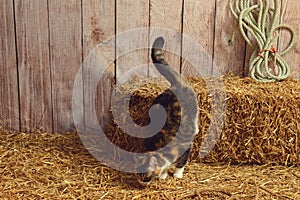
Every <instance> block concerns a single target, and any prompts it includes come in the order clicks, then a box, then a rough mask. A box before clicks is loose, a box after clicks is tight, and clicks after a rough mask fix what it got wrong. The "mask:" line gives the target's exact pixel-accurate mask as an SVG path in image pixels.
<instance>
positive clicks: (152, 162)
mask: <svg viewBox="0 0 300 200" xmlns="http://www.w3.org/2000/svg"><path fill="white" fill-rule="evenodd" d="M149 165H150V166H149V168H150V170H151V171H155V170H157V169H158V161H157V158H155V157H154V156H152V157H151V158H150V163H149Z"/></svg>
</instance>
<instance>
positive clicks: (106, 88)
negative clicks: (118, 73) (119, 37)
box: [82, 0, 115, 127]
mask: <svg viewBox="0 0 300 200" xmlns="http://www.w3.org/2000/svg"><path fill="white" fill-rule="evenodd" d="M82 3H83V38H84V40H83V56H84V58H86V57H87V56H88V55H89V53H90V52H91V51H92V50H93V49H94V48H96V46H97V45H98V44H100V43H101V42H103V41H104V40H106V39H108V38H111V37H113V36H114V34H115V1H111V0H103V1H90V0H83V2H82ZM100 50H101V53H103V54H104V55H105V59H107V62H112V63H113V61H114V59H115V46H112V48H106V49H104V48H101V49H100ZM83 67H88V66H83ZM114 72H115V67H114V64H112V65H110V66H109V67H108V69H107V72H106V73H105V77H104V78H103V79H102V80H101V81H100V83H98V88H97V95H96V100H95V99H88V98H86V99H85V100H84V102H85V103H86V104H88V103H96V108H95V109H96V112H97V116H98V121H99V122H100V124H101V126H102V127H104V126H105V123H106V121H107V120H108V117H109V115H108V113H109V109H110V100H111V93H112V84H113V81H114V75H115V74H114ZM87 78H88V77H84V78H83V80H86V79H87ZM95 81H97V80H95ZM91 82H92V83H93V81H91ZM87 88H89V87H87ZM86 92H87V91H86ZM85 113H86V114H85V117H86V120H88V117H87V115H88V114H89V113H90V111H88V110H85Z"/></svg>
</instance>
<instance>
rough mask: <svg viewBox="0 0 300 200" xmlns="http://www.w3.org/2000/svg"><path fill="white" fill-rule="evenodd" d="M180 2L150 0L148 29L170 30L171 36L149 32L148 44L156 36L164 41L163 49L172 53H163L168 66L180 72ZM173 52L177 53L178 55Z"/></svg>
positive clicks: (160, 32) (160, 31) (162, 31)
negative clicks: (161, 37)
mask: <svg viewBox="0 0 300 200" xmlns="http://www.w3.org/2000/svg"><path fill="white" fill-rule="evenodd" d="M182 3H183V1H182V0H170V1H164V0H150V27H155V28H161V29H170V30H172V32H171V34H167V35H165V34H164V32H165V31H164V30H159V29H158V30H155V31H151V32H150V44H152V43H153V42H154V40H155V39H156V38H157V37H158V36H163V37H164V39H165V48H166V49H170V50H172V51H173V53H172V52H165V58H166V60H167V61H168V63H169V65H170V66H173V67H174V68H175V69H176V70H177V71H178V72H179V71H180V67H181V66H180V56H181V55H180V53H181V39H182V38H181V31H182V23H181V22H182ZM174 52H179V54H178V55H176V53H174Z"/></svg>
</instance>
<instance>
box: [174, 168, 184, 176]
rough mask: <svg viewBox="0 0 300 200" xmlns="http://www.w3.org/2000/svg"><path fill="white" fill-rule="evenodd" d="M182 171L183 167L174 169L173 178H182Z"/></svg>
mask: <svg viewBox="0 0 300 200" xmlns="http://www.w3.org/2000/svg"><path fill="white" fill-rule="evenodd" d="M183 171H184V167H182V168H176V170H175V172H174V174H173V176H174V177H175V178H182V177H183Z"/></svg>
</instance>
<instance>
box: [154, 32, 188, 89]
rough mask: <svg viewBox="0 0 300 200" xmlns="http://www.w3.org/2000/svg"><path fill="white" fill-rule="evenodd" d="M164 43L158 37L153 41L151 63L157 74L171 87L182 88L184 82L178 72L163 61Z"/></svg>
mask: <svg viewBox="0 0 300 200" xmlns="http://www.w3.org/2000/svg"><path fill="white" fill-rule="evenodd" d="M164 43H165V41H164V38H163V37H158V38H157V39H156V40H155V41H154V43H153V45H152V49H151V58H152V62H153V64H154V65H155V67H156V69H157V70H158V71H159V73H160V74H161V75H163V76H164V77H165V78H166V79H167V80H168V81H169V82H170V83H171V85H172V86H175V85H181V86H182V85H184V83H183V82H185V81H184V79H183V78H182V77H181V76H180V74H179V73H178V72H176V71H175V70H174V68H173V67H170V66H169V64H168V63H167V62H166V61H165V57H164V51H163V46H164Z"/></svg>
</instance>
